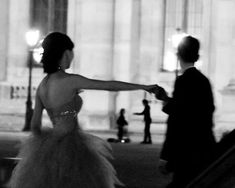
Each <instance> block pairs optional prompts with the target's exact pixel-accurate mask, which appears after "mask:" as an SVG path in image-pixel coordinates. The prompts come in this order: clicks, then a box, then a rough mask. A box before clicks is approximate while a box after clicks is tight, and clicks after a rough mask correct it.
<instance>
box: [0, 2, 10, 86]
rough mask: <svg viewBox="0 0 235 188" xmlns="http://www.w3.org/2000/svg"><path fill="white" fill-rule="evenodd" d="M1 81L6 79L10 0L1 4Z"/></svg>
mask: <svg viewBox="0 0 235 188" xmlns="http://www.w3.org/2000/svg"><path fill="white" fill-rule="evenodd" d="M0 18H1V19H0V62H1V63H0V70H1V71H0V81H5V80H6V70H7V67H6V66H7V53H8V33H9V1H8V0H2V1H1V6H0Z"/></svg>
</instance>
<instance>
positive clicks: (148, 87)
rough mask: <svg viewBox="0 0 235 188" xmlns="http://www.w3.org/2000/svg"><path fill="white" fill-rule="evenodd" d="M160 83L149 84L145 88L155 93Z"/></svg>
mask: <svg viewBox="0 0 235 188" xmlns="http://www.w3.org/2000/svg"><path fill="white" fill-rule="evenodd" d="M158 87H159V86H158V85H157V84H154V85H147V86H145V88H144V90H145V91H147V92H149V93H155V91H156V90H157V89H158Z"/></svg>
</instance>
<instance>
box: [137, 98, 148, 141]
mask: <svg viewBox="0 0 235 188" xmlns="http://www.w3.org/2000/svg"><path fill="white" fill-rule="evenodd" d="M142 102H143V105H144V110H143V112H140V113H134V115H143V116H144V123H145V127H144V139H143V141H142V142H141V143H143V144H152V138H151V133H150V125H151V123H152V119H151V115H150V106H149V103H148V101H147V100H146V99H143V100H142Z"/></svg>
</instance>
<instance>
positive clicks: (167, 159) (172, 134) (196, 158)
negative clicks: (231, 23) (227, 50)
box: [155, 36, 216, 188]
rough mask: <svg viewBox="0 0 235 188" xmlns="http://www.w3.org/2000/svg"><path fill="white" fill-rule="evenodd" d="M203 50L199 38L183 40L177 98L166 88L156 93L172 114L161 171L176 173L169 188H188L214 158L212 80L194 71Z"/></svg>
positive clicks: (178, 55)
mask: <svg viewBox="0 0 235 188" xmlns="http://www.w3.org/2000/svg"><path fill="white" fill-rule="evenodd" d="M199 48H200V43H199V41H198V40H197V39H196V38H194V37H192V36H186V37H184V38H183V39H182V41H181V42H180V44H179V46H178V48H177V57H178V60H179V62H180V66H181V70H182V75H181V76H178V77H177V79H176V81H175V86H174V91H173V96H172V97H168V95H167V93H166V91H165V90H164V89H163V88H161V89H160V88H158V89H157V90H156V93H155V96H156V98H157V99H159V100H163V101H164V106H163V111H164V112H165V113H167V114H168V120H167V131H166V137H165V141H164V144H163V148H162V151H161V156H160V161H159V163H160V165H159V169H160V170H161V171H162V172H163V173H166V172H167V171H168V172H173V180H172V182H171V184H170V185H169V186H168V187H169V188H184V187H186V185H187V184H188V183H189V182H190V181H191V180H192V179H193V178H194V177H196V176H197V175H198V174H199V173H200V172H201V171H202V170H204V169H205V168H206V167H207V166H208V165H209V164H210V163H211V162H212V160H213V158H214V150H215V146H216V141H215V137H214V134H213V130H212V129H213V112H214V110H215V106H214V100H213V94H212V89H211V85H210V82H209V80H208V78H206V77H205V76H204V75H203V74H202V73H201V72H200V71H199V70H197V69H196V68H195V67H194V64H195V62H196V61H197V60H198V58H199V54H198V52H199Z"/></svg>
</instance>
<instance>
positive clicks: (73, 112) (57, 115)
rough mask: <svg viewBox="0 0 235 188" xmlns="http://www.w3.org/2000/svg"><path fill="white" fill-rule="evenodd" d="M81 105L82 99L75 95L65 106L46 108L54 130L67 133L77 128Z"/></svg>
mask: <svg viewBox="0 0 235 188" xmlns="http://www.w3.org/2000/svg"><path fill="white" fill-rule="evenodd" d="M82 103H83V102H82V98H81V97H80V96H79V95H75V96H74V97H72V99H71V101H69V102H67V103H65V104H62V105H60V106H58V107H56V108H46V111H47V113H48V116H49V117H50V119H51V121H52V125H53V128H54V130H55V131H56V130H58V131H65V132H68V131H70V130H73V129H74V128H77V127H78V120H77V115H78V113H79V111H80V109H81V107H82Z"/></svg>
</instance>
